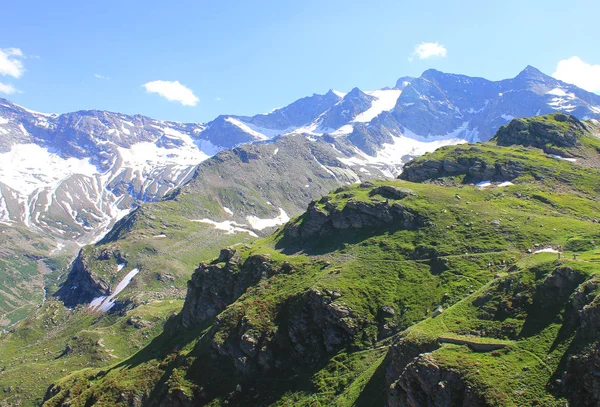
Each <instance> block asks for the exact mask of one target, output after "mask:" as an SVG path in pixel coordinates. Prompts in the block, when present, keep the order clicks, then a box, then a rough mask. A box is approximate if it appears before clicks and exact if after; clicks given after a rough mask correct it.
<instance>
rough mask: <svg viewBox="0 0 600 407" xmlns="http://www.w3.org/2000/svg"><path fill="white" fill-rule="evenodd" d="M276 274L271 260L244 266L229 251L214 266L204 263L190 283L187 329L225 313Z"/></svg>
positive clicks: (185, 311) (253, 260)
mask: <svg viewBox="0 0 600 407" xmlns="http://www.w3.org/2000/svg"><path fill="white" fill-rule="evenodd" d="M274 272H275V271H274V270H273V268H272V267H271V265H270V261H269V259H268V258H266V257H264V256H251V257H250V258H248V259H247V260H246V261H245V262H244V263H243V264H241V263H240V257H239V255H238V254H237V253H236V252H235V250H233V249H225V250H224V251H222V252H221V255H220V256H219V258H218V259H217V260H215V262H213V264H206V263H201V264H200V265H199V266H198V268H197V269H196V270H195V271H194V274H193V275H192V278H191V279H190V281H188V293H187V295H186V298H185V303H184V305H183V310H182V311H181V316H182V324H183V326H184V327H185V328H189V327H192V326H195V325H201V324H203V323H205V322H207V321H208V320H210V319H211V318H214V317H215V316H216V315H217V314H218V313H219V312H221V311H222V310H223V309H225V307H226V306H228V305H229V304H231V303H232V302H233V301H235V300H236V299H237V298H239V296H240V295H242V294H243V293H244V292H245V291H246V289H247V288H248V287H250V286H251V285H254V284H256V283H257V282H258V281H260V279H261V278H266V277H267V276H270V275H272V274H273V273H274Z"/></svg>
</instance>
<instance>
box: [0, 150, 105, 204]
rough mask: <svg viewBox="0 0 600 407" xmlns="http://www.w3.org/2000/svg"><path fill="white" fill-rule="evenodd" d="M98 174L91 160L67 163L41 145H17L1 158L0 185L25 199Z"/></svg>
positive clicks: (68, 159) (67, 160) (71, 160)
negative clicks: (78, 177)
mask: <svg viewBox="0 0 600 407" xmlns="http://www.w3.org/2000/svg"><path fill="white" fill-rule="evenodd" d="M96 173H98V169H97V168H96V167H95V166H94V165H92V164H91V163H90V160H89V158H85V159H78V158H74V157H70V158H67V159H64V158H62V157H60V156H59V155H57V154H54V153H52V152H50V151H49V150H48V149H46V148H43V147H40V146H38V145H37V144H16V145H14V146H12V148H11V150H10V151H9V152H6V153H1V154H0V182H2V183H4V184H6V185H7V186H9V187H10V188H12V189H14V190H15V191H17V192H18V193H19V194H20V195H22V196H24V197H26V196H29V195H30V194H31V193H33V192H34V191H35V190H36V189H39V188H44V187H48V186H54V187H55V186H57V184H58V183H60V181H62V180H63V179H65V178H66V177H69V176H71V175H74V174H81V175H86V176H89V177H91V176H93V175H94V174H96Z"/></svg>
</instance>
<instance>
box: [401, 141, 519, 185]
mask: <svg viewBox="0 0 600 407" xmlns="http://www.w3.org/2000/svg"><path fill="white" fill-rule="evenodd" d="M468 151H469V152H470V153H473V154H474V156H470V157H465V156H459V157H458V158H456V159H454V158H446V159H444V160H427V159H422V160H417V161H414V162H411V163H409V164H408V165H406V166H405V167H404V171H403V172H402V174H401V175H400V178H402V179H404V180H406V181H411V182H423V181H426V180H435V179H437V178H442V177H452V176H456V175H468V176H469V179H470V181H471V182H479V181H483V180H491V181H511V180H513V179H515V178H517V177H519V176H521V175H523V173H524V171H525V169H526V167H525V165H524V164H523V163H521V162H518V161H513V160H503V161H497V162H487V161H484V160H483V159H481V158H478V157H477V156H476V153H477V151H478V148H477V147H475V146H474V147H469V148H468Z"/></svg>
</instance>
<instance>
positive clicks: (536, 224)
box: [46, 164, 600, 406]
mask: <svg viewBox="0 0 600 407" xmlns="http://www.w3.org/2000/svg"><path fill="white" fill-rule="evenodd" d="M571 165H572V164H571ZM384 185H385V186H388V187H394V188H398V189H400V188H403V189H404V190H400V191H405V192H406V189H408V190H410V191H412V193H409V194H408V195H406V196H405V197H403V198H401V199H394V198H393V197H391V195H390V193H389V190H386V189H381V188H380V187H381V186H384ZM390 190H392V191H394V189H390ZM392 194H393V192H392ZM537 197H539V198H537ZM542 198H543V199H542ZM399 207H402V211H400V212H398V210H392V209H391V208H399ZM311 208H312V209H309V211H308V212H307V213H306V214H305V215H303V216H301V217H299V218H297V219H295V220H294V221H292V222H290V223H289V224H288V225H287V226H286V227H285V228H283V229H281V230H280V231H279V232H278V233H276V234H274V235H273V236H271V237H269V238H267V239H263V240H261V241H258V242H256V243H254V244H253V245H251V246H250V247H248V248H240V249H239V250H238V252H237V254H239V256H240V258H239V259H236V260H229V261H227V262H223V263H219V264H216V265H214V266H210V265H206V266H205V267H201V268H199V269H198V271H197V273H202V274H203V275H206V274H207V273H211V272H213V271H214V273H229V272H230V273H232V275H234V276H235V275H240V274H241V275H242V276H241V277H238V278H237V279H236V280H235V281H236V283H237V284H240V282H241V281H244V277H243V276H244V275H247V276H248V278H250V276H251V275H252V274H255V273H256V270H257V268H258V269H261V267H262V269H261V270H263V271H262V274H261V277H260V278H258V279H257V280H256V282H255V283H253V284H251V285H249V288H248V289H247V290H246V291H245V293H243V294H242V295H241V296H240V297H239V298H237V300H235V301H233V303H231V304H230V305H229V306H227V307H226V308H224V309H223V310H222V311H220V312H219V313H218V315H217V316H216V318H210V317H209V318H204V319H203V318H202V317H199V318H196V319H194V318H193V314H194V304H205V303H206V302H209V301H210V298H211V296H210V295H209V296H206V295H205V292H204V291H203V290H205V289H206V288H207V287H206V286H202V284H200V285H198V286H197V288H196V289H194V288H193V287H195V286H194V285H192V286H190V290H189V291H188V297H187V299H186V306H184V311H183V312H182V314H181V315H182V316H181V317H182V318H183V317H185V316H186V313H191V316H190V315H188V317H190V318H191V319H190V321H192V324H191V326H190V325H189V324H188V326H189V327H188V328H187V329H182V328H181V325H176V324H175V323H174V324H175V325H173V326H171V327H170V328H169V329H167V330H166V331H165V332H164V333H163V335H162V337H161V338H159V339H158V340H157V341H155V342H154V343H153V344H151V345H150V346H149V347H147V348H146V349H144V351H143V352H141V353H140V354H138V355H137V356H135V357H133V358H132V359H131V360H129V361H128V362H125V363H122V364H118V365H115V366H114V367H113V368H111V369H108V370H105V371H103V372H101V373H100V374H99V375H98V373H97V372H95V371H88V372H82V373H78V374H75V375H72V376H70V377H68V378H66V379H64V380H63V381H61V382H59V383H58V385H57V386H56V387H54V389H53V391H52V392H51V394H50V395H51V396H53V397H51V398H50V399H49V400H48V401H47V402H46V405H48V406H52V405H63V404H64V403H66V402H68V403H71V404H70V405H84V404H85V403H86V402H89V400H95V402H96V403H101V402H103V403H107V404H111V405H112V404H115V405H127V404H128V403H131V402H132V400H139V402H140V403H141V404H143V405H159V404H160V403H163V404H164V405H177V404H176V403H180V404H179V405H193V404H194V403H200V404H211V403H212V404H214V405H221V404H223V403H225V401H227V402H228V404H232V405H264V404H273V405H299V406H300V405H340V406H342V405H354V403H356V404H359V405H361V404H362V405H383V403H384V402H385V399H386V398H387V397H388V396H389V397H390V398H393V397H395V396H391V395H390V394H389V393H388V387H387V386H388V383H387V382H386V379H385V371H386V370H388V371H389V369H387V367H388V366H392V365H393V364H394V363H400V364H401V361H399V359H401V358H395V357H394V351H393V350H397V349H399V348H401V347H402V348H406V347H408V348H409V349H410V348H413V349H415V352H416V355H415V356H414V357H415V358H417V359H415V360H416V361H418V362H419V363H421V362H420V360H419V359H418V358H423V357H425V356H419V355H420V354H421V353H422V352H424V351H429V350H433V349H437V350H436V351H435V352H434V353H433V354H432V356H427V358H435V361H437V362H439V360H443V363H444V364H448V366H451V367H452V369H455V370H457V371H458V372H460V373H459V374H460V376H461V379H460V380H468V382H469V383H471V380H474V379H471V376H469V374H470V372H471V370H470V369H473V363H479V364H482V367H481V368H480V373H478V374H479V376H477V378H479V379H480V381H479V382H476V381H473V383H475V384H476V385H477V387H476V388H475V390H473V392H475V393H476V394H477V397H478V398H480V399H482V400H484V401H485V402H486V403H488V404H487V405H523V404H521V403H522V402H523V401H527V402H529V401H532V400H545V401H544V402H546V401H548V400H549V402H550V403H552V404H556V405H559V404H560V405H562V404H561V403H563V404H564V398H563V395H562V394H561V393H560V391H558V390H557V391H554V390H553V389H547V388H546V386H545V385H546V383H547V382H548V381H550V380H551V379H552V378H553V377H554V375H555V373H554V370H555V369H556V368H557V366H558V361H560V360H561V359H563V358H566V357H567V356H568V355H569V352H572V351H573V350H572V349H571V348H570V344H571V343H572V342H573V340H574V339H573V338H574V336H575V332H576V331H577V325H576V324H575V325H574V326H571V327H566V328H562V327H563V325H564V321H562V320H561V319H560V317H561V316H562V315H563V314H564V313H566V312H568V310H566V309H565V308H564V307H566V306H565V305H564V302H560V301H556V303H555V302H554V298H553V297H552V296H550V297H549V301H550V302H551V304H549V306H550V308H551V309H552V311H553V313H549V312H545V311H544V305H538V304H536V299H537V297H536V293H537V291H536V289H537V287H538V286H543V285H544V282H545V281H546V280H548V279H549V278H550V277H549V276H551V275H552V274H553V273H556V270H557V269H566V268H571V269H573V270H574V273H575V274H577V275H578V277H577V279H576V280H574V282H573V283H572V284H571V285H570V286H569V287H568V289H567V291H566V292H565V293H564V294H563V296H562V297H559V298H558V299H562V298H568V296H569V295H570V294H571V292H572V291H573V290H575V289H576V288H577V287H578V285H579V284H584V283H585V282H586V281H588V280H590V279H594V278H596V277H595V276H596V273H597V272H598V271H600V268H598V267H597V265H596V263H595V259H596V257H597V256H595V254H594V253H595V251H594V250H596V249H595V242H596V241H597V239H599V238H600V227H599V225H598V224H597V223H595V222H593V221H592V216H593V215H594V214H595V213H597V211H598V210H599V209H600V204H599V203H598V202H597V201H596V200H595V199H590V197H585V196H581V197H573V195H572V194H567V193H565V194H561V193H552V192H551V191H549V190H548V189H546V188H544V187H543V186H538V185H514V186H508V187H502V188H492V189H479V188H476V187H473V186H471V187H462V188H457V187H440V186H433V185H427V184H414V183H408V182H404V181H395V182H393V181H390V182H385V183H374V184H364V185H362V186H356V187H351V188H343V189H341V190H339V191H337V192H335V193H332V194H330V195H328V196H326V197H324V198H323V199H321V200H319V201H317V202H316V203H315V204H314V205H312V206H311ZM386 208H387V210H388V211H389V212H387V213H402V215H398V216H394V215H392V216H391V218H388V217H387V215H381V214H382V213H384V214H385V213H386ZM394 211H396V212H394ZM407 213H410V214H412V216H413V221H414V222H413V221H411V222H408V223H407V221H406V216H404V215H405V214H407ZM320 214H324V216H325V219H326V221H325V222H321V223H320V225H321V228H320V229H319V228H316V229H315V228H313V226H314V224H315V223H314V219H315V218H319V217H320V216H321V215H320ZM417 219H418V221H417ZM336 225H337V226H336ZM322 232H323V233H322ZM558 246H562V247H563V248H565V249H566V252H565V253H564V254H563V255H562V259H561V260H560V261H559V260H558V259H557V257H558V255H557V254H554V253H551V254H531V253H529V251H535V250H537V249H538V248H544V247H558ZM581 249H588V250H585V251H584V252H582V253H581V254H580V255H579V258H578V260H576V261H575V260H565V259H569V258H570V259H572V254H573V253H574V252H572V251H570V250H581ZM590 249H591V250H590ZM257 256H258V258H257ZM257 259H258V260H257ZM557 262H558V263H557ZM257 265H262V266H260V267H259V266H257ZM211 267H218V271H217V269H211ZM211 270H212V271H211ZM193 281H194V280H193ZM205 281H206V280H205ZM211 281H212V280H211ZM510 282H513V283H512V284H513V285H514V284H516V283H515V282H519V284H522V285H523V288H522V291H523V292H526V293H528V295H530V297H531V298H529V297H528V298H524V299H522V300H520V301H522V302H523V305H522V306H521V308H518V307H517V305H518V304H515V305H513V306H512V307H513V308H518V309H517V311H510V308H509V310H508V311H506V312H507V313H508V315H507V316H504V315H500V314H496V313H494V312H493V309H494V307H496V306H499V305H501V304H504V302H503V301H504V298H496V297H495V296H494V294H495V293H496V292H497V291H498V290H500V291H502V288H503V287H504V286H505V285H507V284H509V283H510ZM573 284H575V285H573ZM509 285H510V284H509ZM499 287H500V288H499ZM569 289H570V290H571V291H568V290H569ZM510 294H513V295H516V294H515V293H514V292H511V293H510ZM488 296H489V297H490V298H489V299H488ZM538 296H542V295H541V294H540V295H538ZM565 296H566V297H565ZM506 297H507V298H510V297H508V295H506ZM194 298H195V299H196V300H197V301H196V300H194ZM481 298H484V300H481ZM515 302H517V301H515ZM484 305H485V306H487V307H489V308H490V309H491V310H487V308H485V306H484ZM509 307H510V306H509ZM561 307H562V308H561ZM536 308H539V309H536ZM486 312H487V314H486ZM511 312H513V314H510V313H511ZM537 314H543V315H544V317H545V319H544V321H537V320H536V318H535V317H536V315H537ZM546 321H549V322H546ZM567 325H568V324H567ZM185 333H187V334H188V335H189V336H187V335H186V334H185ZM465 338H466V339H467V340H468V341H472V342H476V343H479V342H482V343H491V344H499V345H502V348H500V350H498V349H494V350H491V351H488V352H484V355H482V354H481V353H480V352H478V353H474V351H472V350H471V348H469V347H468V345H465V344H460V343H459V344H454V343H452V340H453V339H461V340H462V339H465ZM173 342H175V343H177V345H176V346H175V347H176V348H177V350H176V351H173V349H172V348H173ZM438 342H439V343H440V344H438ZM554 342H556V345H555V346H552V344H553V343H554ZM167 344H168V346H167ZM390 345H391V346H390ZM490 352H495V353H493V354H492V353H490ZM399 353H400V354H401V355H405V354H407V352H406V351H402V352H399ZM522 353H524V354H525V356H526V357H522V356H520V355H521V354H522ZM386 355H387V356H386ZM488 355H489V356H488ZM547 356H550V357H552V358H553V362H551V363H549V364H548V363H546V364H545V365H544V364H540V363H539V361H538V359H542V358H546V357H547ZM487 357H489V358H491V359H490V360H489V361H488V359H486V358H487ZM438 358H439V359H438ZM479 359H481V361H480V362H478V361H477V360H479ZM496 360H499V361H501V362H500V363H501V365H502V368H499V367H498V364H497V363H493V362H492V361H496ZM437 362H436V363H437ZM422 363H425V362H422ZM430 363H434V362H430ZM548 366H549V367H548ZM524 367H526V368H527V369H525V371H526V373H525V374H523V373H522V372H523V371H524V370H523V368H524ZM486 369H487V370H486ZM499 369H500V370H499ZM400 371H401V370H398V372H400ZM452 371H454V370H452ZM482 372H483V373H482ZM501 373H502V374H504V376H501V377H505V379H503V380H505V382H503V384H502V386H496V385H495V383H494V380H495V379H494V378H495V377H496V376H498V375H499V374H501ZM388 374H389V373H388ZM517 374H520V375H522V377H520V378H519V377H517V378H516V379H515V376H514V375H517ZM397 380H402V377H392V378H389V377H388V379H387V381H388V382H389V384H393V383H394V382H396V381H397ZM407 380H408V378H407ZM511 380H512V381H511ZM436 383H437V382H436ZM523 383H526V386H524V387H523ZM518 386H521V387H518ZM397 387H398V388H401V386H400V385H398V386H397ZM517 387H518V390H519V396H518V397H517V396H515V394H514V392H515V389H517ZM489 388H492V389H493V391H491V390H489ZM403 394H405V393H403ZM424 394H428V393H427V392H424ZM401 397H403V396H399V398H401ZM172 403H175V404H172ZM399 403H400V404H399V405H403V404H402V403H401V402H399ZM543 405H548V404H543Z"/></svg>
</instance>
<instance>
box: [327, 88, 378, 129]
mask: <svg viewBox="0 0 600 407" xmlns="http://www.w3.org/2000/svg"><path fill="white" fill-rule="evenodd" d="M374 100H375V98H374V97H373V96H370V95H367V94H366V93H364V92H363V91H361V90H360V89H358V88H354V89H352V90H351V91H350V92H349V93H348V94H347V95H346V96H344V98H343V99H342V100H341V101H340V102H339V103H337V104H336V105H335V106H333V107H332V108H331V109H329V111H327V113H325V114H324V115H323V117H322V120H321V126H322V127H323V128H327V129H338V128H340V127H342V126H343V125H345V124H346V123H348V122H349V121H351V120H352V119H354V118H355V117H356V116H358V115H359V114H360V113H362V112H364V111H366V110H367V109H369V108H370V107H371V103H372V102H373V101H374Z"/></svg>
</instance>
